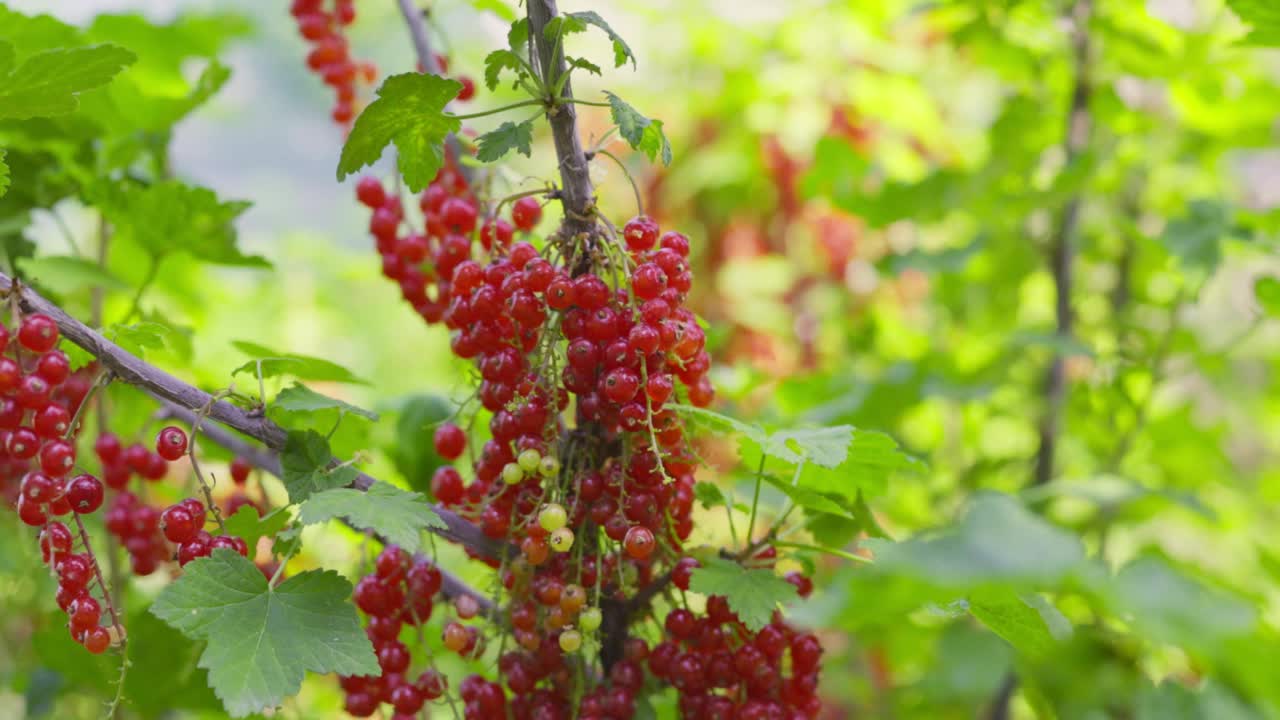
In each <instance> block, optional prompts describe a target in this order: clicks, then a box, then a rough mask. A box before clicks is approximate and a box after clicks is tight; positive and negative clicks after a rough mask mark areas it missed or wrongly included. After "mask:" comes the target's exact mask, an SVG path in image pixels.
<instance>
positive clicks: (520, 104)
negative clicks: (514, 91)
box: [446, 100, 546, 120]
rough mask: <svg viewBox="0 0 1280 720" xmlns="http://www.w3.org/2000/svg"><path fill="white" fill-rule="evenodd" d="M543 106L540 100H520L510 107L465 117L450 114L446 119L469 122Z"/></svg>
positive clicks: (470, 114) (506, 106) (504, 106)
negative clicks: (525, 108)
mask: <svg viewBox="0 0 1280 720" xmlns="http://www.w3.org/2000/svg"><path fill="white" fill-rule="evenodd" d="M545 104H546V103H544V102H543V101H541V100H521V101H520V102H516V103H511V104H510V105H503V106H501V107H496V108H492V109H489V110H482V111H480V112H474V113H467V114H465V115H454V114H452V113H450V114H449V115H447V116H446V117H450V118H453V119H454V120H470V119H472V118H481V117H485V116H487V115H496V114H498V113H500V112H506V111H507V110H515V109H516V108H522V107H531V106H533V105H545Z"/></svg>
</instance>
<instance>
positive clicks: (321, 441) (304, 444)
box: [280, 430, 357, 503]
mask: <svg viewBox="0 0 1280 720" xmlns="http://www.w3.org/2000/svg"><path fill="white" fill-rule="evenodd" d="M332 461H333V453H332V452H331V451H330V450H329V441H328V440H326V439H325V438H324V436H323V435H321V434H320V433H318V432H316V431H314V430H306V431H297V430H291V431H289V435H288V441H287V442H286V443H285V447H284V452H282V453H280V470H281V476H282V477H281V478H280V479H281V480H283V481H284V486H285V489H286V490H288V491H289V502H290V503H300V502H302V501H304V500H306V499H307V498H309V497H311V496H312V495H313V494H315V493H319V492H324V491H325V490H332V489H334V488H340V487H344V486H346V485H350V484H351V483H352V481H354V480H355V479H356V474H357V473H356V471H355V469H354V468H352V467H351V466H349V465H347V466H339V467H333V468H331V467H329V464H330V463H331V462H332Z"/></svg>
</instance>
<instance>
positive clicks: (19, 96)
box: [0, 43, 137, 120]
mask: <svg viewBox="0 0 1280 720" xmlns="http://www.w3.org/2000/svg"><path fill="white" fill-rule="evenodd" d="M4 45H5V46H6V47H8V48H9V51H7V57H8V58H9V61H10V62H9V64H12V59H13V57H14V53H13V46H12V45H10V44H9V43H4ZM0 54H3V53H0ZM135 60H137V56H135V55H134V54H133V53H131V52H129V51H128V50H125V49H124V48H122V47H119V46H116V45H92V46H88V47H79V48H58V49H54V50H45V51H42V52H38V53H36V54H34V55H31V56H30V57H27V58H26V59H25V60H23V61H22V64H21V65H18V67H17V68H15V69H12V70H9V71H8V72H6V73H5V74H4V75H3V76H0V120H12V119H18V120H21V119H24V118H32V117H48V116H51V115H65V114H67V113H70V112H75V110H76V108H78V107H79V106H80V101H79V98H78V95H79V93H81V92H84V91H85V90H91V89H93V88H96V87H99V86H102V85H105V84H107V83H108V82H110V81H111V78H113V77H115V76H116V74H117V73H119V72H120V71H121V70H122V69H124V67H125V66H126V65H129V64H131V63H132V62H134V61H135ZM3 67H4V66H3V64H0V68H3ZM6 69H7V68H6Z"/></svg>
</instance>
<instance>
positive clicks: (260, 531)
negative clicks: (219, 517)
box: [225, 505, 290, 555]
mask: <svg viewBox="0 0 1280 720" xmlns="http://www.w3.org/2000/svg"><path fill="white" fill-rule="evenodd" d="M289 520H290V517H289V511H288V509H287V508H276V509H275V510H272V511H271V512H269V513H267V514H266V515H258V510H257V508H254V507H253V506H252V505H242V506H241V507H240V509H239V510H237V511H236V514H235V515H232V516H231V517H229V518H227V519H226V521H225V522H226V525H227V534H228V535H235V536H236V537H239V538H241V539H243V540H244V542H245V544H246V545H248V546H249V553H250V554H251V555H252V554H253V551H254V548H256V547H258V540H260V539H262V538H264V537H275V535H276V533H278V532H280V531H281V530H283V529H284V528H285V526H287V525H288V524H289Z"/></svg>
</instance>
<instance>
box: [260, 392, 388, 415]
mask: <svg viewBox="0 0 1280 720" xmlns="http://www.w3.org/2000/svg"><path fill="white" fill-rule="evenodd" d="M271 405H272V407H276V408H279V409H281V410H285V411H287V412H316V411H317V410H330V409H337V410H338V411H339V412H342V413H351V414H352V415H359V416H360V417H362V418H365V419H367V420H375V421H376V420H377V419H378V413H376V412H373V411H372V410H365V409H364V408H362V407H358V406H356V405H352V404H350V403H348V402H344V401H342V400H339V399H337V398H331V397H329V396H328V395H321V394H320V393H318V392H316V391H315V390H312V389H311V388H309V387H307V386H305V385H298V384H296V383H295V384H293V385H291V386H289V387H287V388H285V389H284V390H281V391H280V393H279V394H277V395H276V399H275V400H272V401H271Z"/></svg>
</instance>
